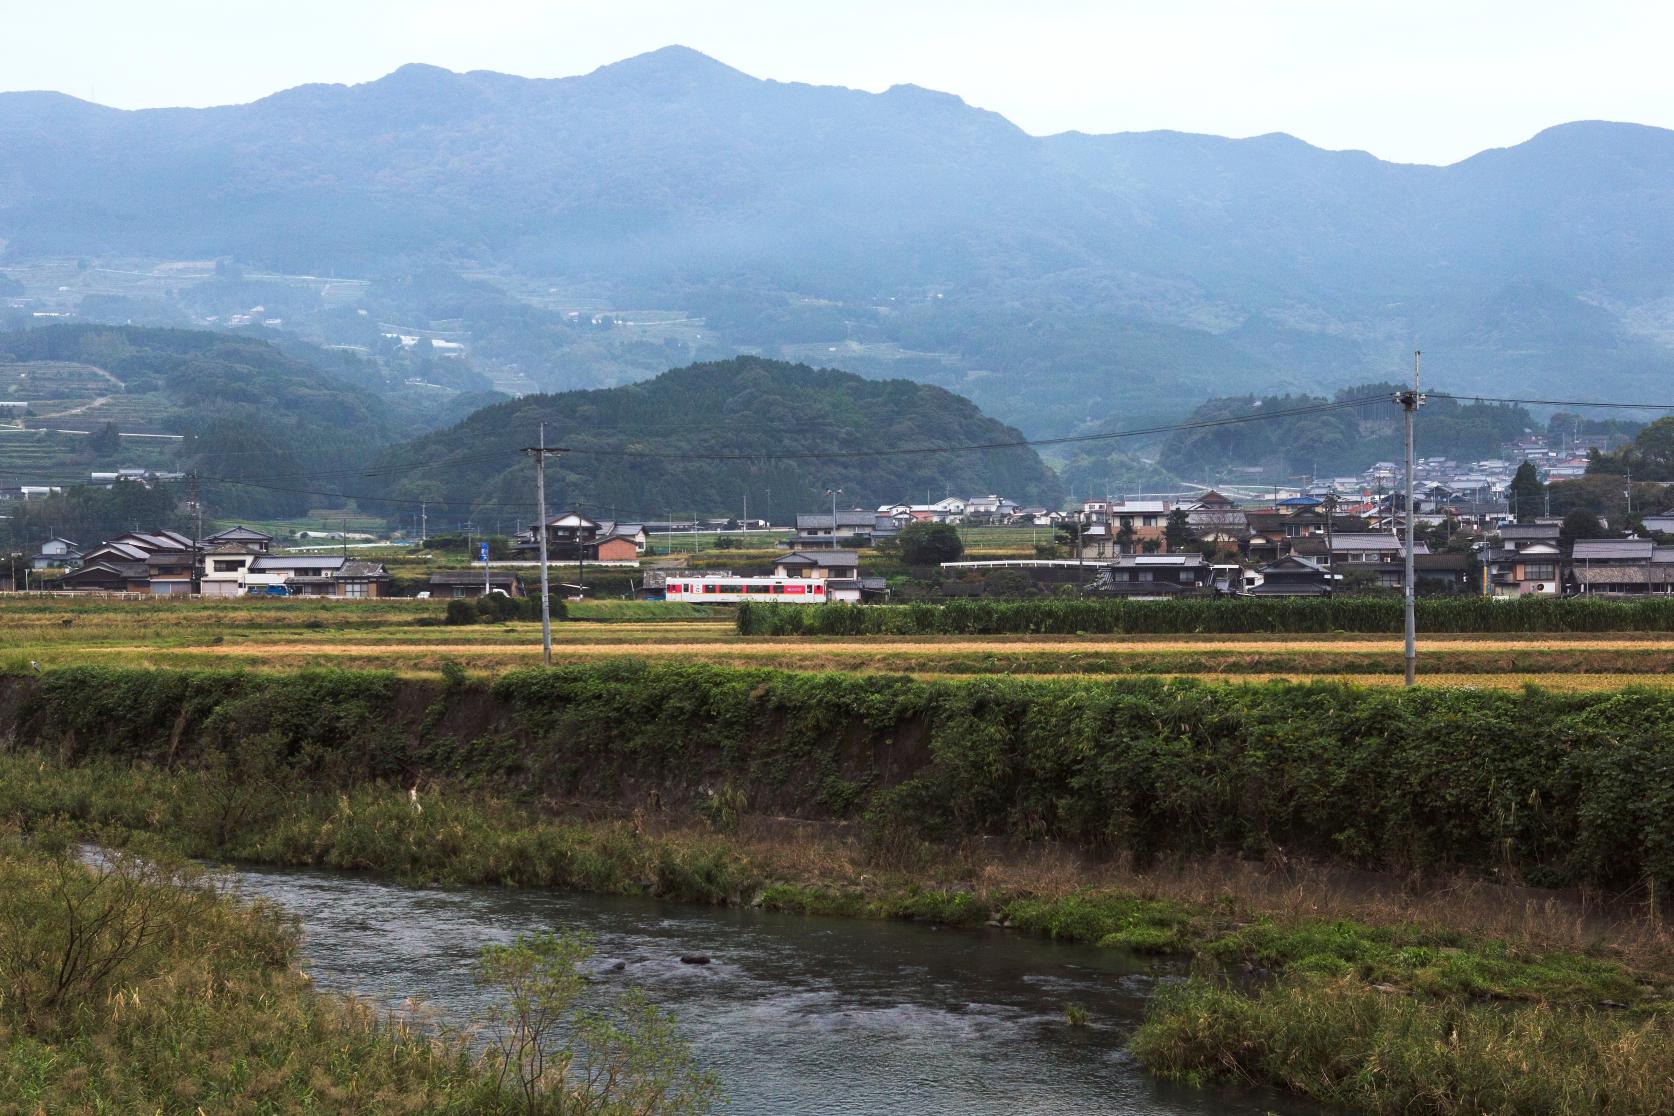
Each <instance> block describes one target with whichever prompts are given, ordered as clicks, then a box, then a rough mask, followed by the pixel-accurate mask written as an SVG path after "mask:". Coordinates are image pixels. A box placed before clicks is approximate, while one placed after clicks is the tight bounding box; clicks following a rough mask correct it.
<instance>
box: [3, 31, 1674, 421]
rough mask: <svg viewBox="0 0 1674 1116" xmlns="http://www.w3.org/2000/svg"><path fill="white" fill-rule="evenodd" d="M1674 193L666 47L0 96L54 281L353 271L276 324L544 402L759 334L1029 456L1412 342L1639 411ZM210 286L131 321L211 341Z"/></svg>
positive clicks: (23, 227)
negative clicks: (73, 264) (968, 414)
mask: <svg viewBox="0 0 1674 1116" xmlns="http://www.w3.org/2000/svg"><path fill="white" fill-rule="evenodd" d="M1671 203H1674V133H1671V132H1668V131H1664V130H1660V129H1656V128H1649V127H1641V126H1637V125H1631V124H1613V123H1602V122H1582V123H1572V124H1565V125H1562V126H1558V127H1554V128H1551V129H1549V130H1547V131H1545V132H1542V133H1540V134H1539V135H1537V136H1535V137H1534V138H1532V139H1531V140H1529V141H1528V142H1526V143H1523V144H1520V145H1518V146H1516V147H1511V148H1507V149H1502V150H1493V151H1486V152H1483V153H1481V154H1479V155H1477V156H1474V157H1472V158H1470V159H1467V160H1464V161H1463V162H1460V163H1456V164H1454V165H1451V166H1445V167H1435V166H1418V165H1401V164H1392V163H1387V162H1382V161H1380V160H1378V159H1376V158H1374V157H1372V156H1370V155H1368V154H1365V153H1363V152H1353V151H1343V152H1338V151H1324V150H1320V149H1318V148H1314V147H1311V146H1309V145H1307V144H1305V143H1303V142H1301V141H1299V140H1297V139H1294V138H1292V137H1290V136H1286V135H1267V136H1259V137H1255V138H1250V139H1225V138H1220V137H1215V136H1204V135H1190V134H1184V133H1178V132H1148V133H1124V134H1114V135H1085V134H1079V133H1067V134H1061V135H1053V136H1033V135H1029V134H1027V133H1025V132H1023V131H1022V130H1021V129H1019V128H1017V127H1016V126H1014V125H1013V124H1011V123H1010V122H1008V121H1007V120H1005V119H1004V118H1003V117H1001V116H999V115H997V114H995V113H992V112H987V111H983V110H980V109H977V108H973V107H971V106H969V105H967V104H965V103H964V102H963V101H961V100H960V99H959V98H958V97H956V96H952V95H949V94H946V93H938V92H933V91H930V90H926V89H922V88H919V87H916V86H910V85H904V86H897V87H894V88H891V89H889V90H887V91H885V92H883V93H877V94H873V93H865V92H858V91H854V90H849V89H842V88H833V87H821V86H812V85H804V84H799V83H781V82H776V81H764V80H758V79H756V78H753V77H750V76H748V75H746V74H743V73H740V72H739V71H737V70H734V69H731V68H730V67H727V66H725V65H723V64H722V63H720V62H717V61H715V60H713V59H711V58H708V57H706V56H704V55H701V54H698V53H696V52H694V51H691V50H687V49H684V48H680V47H670V48H666V49H663V50H660V51H656V52H653V53H651V54H647V55H642V56H640V57H637V58H632V59H628V60H626V61H623V62H620V63H616V64H613V65H610V66H605V67H603V68H601V69H599V70H597V71H595V72H593V73H591V74H587V75H584V76H580V77H573V78H562V79H552V80H536V79H527V78H520V77H513V76H508V75H505V74H497V73H488V72H471V73H452V72H449V71H447V70H443V69H438V68H435V67H430V66H418V65H413V66H405V67H402V68H401V69H399V70H397V71H395V72H394V73H392V74H390V75H388V76H387V77H384V78H382V79H379V80H377V81H373V82H369V83H366V84H362V85H355V86H342V85H307V86H302V87H299V88H295V89H291V90H287V91H285V92H282V93H277V94H275V95H273V96H271V97H267V98H264V99H262V100H260V101H257V102H254V103H252V104H247V105H235V106H226V107H219V108H211V109H149V110H142V111H120V110H115V109H110V108H104V107H101V106H98V105H93V104H89V103H86V102H83V101H78V100H75V99H73V98H70V97H67V96H64V95H61V94H56V93H12V94H3V95H0V241H3V242H4V244H3V248H0V253H3V256H0V259H3V262H4V263H5V265H6V266H7V267H11V268H17V269H19V270H17V271H13V272H10V274H12V275H22V276H23V282H24V284H25V289H24V291H23V294H24V295H25V296H27V297H28V298H35V297H39V298H40V299H43V300H45V301H46V302H50V300H51V297H52V292H51V291H50V290H48V289H47V288H46V287H44V286H40V287H28V283H29V273H28V267H29V265H30V264H31V262H32V261H42V260H48V259H53V258H62V257H81V258H88V257H92V258H98V259H117V258H121V259H131V260H149V261H163V260H182V259H206V258H207V259H221V260H224V261H230V262H231V263H233V264H236V265H240V266H242V267H244V268H246V269H249V270H251V271H255V270H258V269H266V270H270V271H279V272H284V273H290V274H301V275H307V276H332V275H336V276H346V277H353V278H358V279H364V280H367V283H366V284H365V285H364V286H363V287H362V288H360V290H361V293H360V294H359V295H358V296H357V297H358V299H359V301H358V303H355V304H352V305H345V304H343V303H342V302H340V301H331V300H328V299H325V298H324V296H314V295H310V296H309V298H313V300H314V301H313V302H310V301H309V299H308V298H304V299H302V300H300V302H299V303H298V302H297V300H296V299H295V297H294V295H293V303H295V305H294V306H293V309H292V311H291V312H289V313H287V314H286V315H285V320H286V327H285V328H287V329H294V330H295V331H296V332H297V333H298V334H300V335H301V336H303V337H305V338H307V339H308V340H311V341H316V342H324V343H330V344H358V345H362V346H363V347H372V346H373V345H374V343H375V341H376V338H377V337H378V336H379V334H378V333H377V329H378V323H380V322H382V321H386V320H395V321H398V322H410V321H416V320H419V319H424V322H423V323H422V324H430V323H435V322H438V321H440V322H444V323H446V325H447V328H449V329H450V330H453V331H454V333H451V334H450V336H453V335H457V336H459V337H462V338H464V339H465V340H464V342H463V343H464V344H466V345H467V346H468V347H469V356H470V359H471V360H472V361H474V362H475V363H476V364H477V365H478V366H479V367H481V369H482V370H483V372H485V373H486V374H488V375H489V376H491V377H500V379H501V381H502V382H503V381H505V380H506V378H508V377H518V378H521V380H520V382H526V384H527V386H529V387H534V388H541V389H546V390H558V389H568V388H576V387H597V386H609V385H613V384H620V383H624V382H627V381H629V380H633V379H638V378H645V377H649V376H650V375H653V374H655V373H657V372H659V371H661V370H662V369H666V368H668V367H672V366H676V365H680V364H685V363H688V362H690V361H692V360H699V359H702V360H713V359H717V358H721V357H725V356H730V355H733V354H735V353H738V352H741V351H742V352H756V353H760V354H763V355H766V356H770V357H789V358H795V359H799V360H806V361H809V362H812V363H818V364H820V365H829V366H833V367H838V368H844V369H849V370H852V371H855V372H859V373H861V374H863V375H867V376H871V377H884V376H903V377H907V378H911V379H914V380H918V381H921V382H926V383H931V384H936V385H939V386H942V387H946V388H950V389H952V390H955V391H958V392H959V393H961V394H963V395H966V396H969V397H970V398H971V399H973V400H974V401H975V402H977V403H978V404H979V405H980V406H981V407H982V408H983V409H984V410H985V411H987V412H988V413H990V414H993V415H995V416H996V417H997V418H999V419H1001V420H1003V421H1005V422H1009V423H1013V424H1015V425H1017V426H1019V427H1021V428H1022V429H1023V430H1024V431H1026V432H1027V433H1029V434H1031V435H1041V434H1060V433H1065V432H1069V431H1076V430H1086V429H1096V428H1101V427H1102V428H1115V427H1120V426H1124V425H1128V424H1140V423H1143V422H1146V421H1153V420H1156V419H1158V418H1166V417H1177V416H1179V415H1182V414H1184V413H1185V412H1186V411H1188V410H1189V409H1190V408H1191V407H1192V406H1193V405H1195V404H1196V403H1198V402H1200V401H1202V400H1203V399H1205V398H1206V397H1208V396H1211V395H1230V394H1240V393H1252V392H1253V393H1266V392H1286V391H1295V390H1308V391H1314V392H1319V391H1329V390H1331V389H1335V388H1339V387H1343V386H1346V385H1350V384H1355V383H1362V382H1367V381H1371V380H1382V379H1387V378H1389V377H1390V376H1391V375H1392V374H1398V373H1399V371H1400V369H1401V368H1402V366H1403V365H1404V364H1405V363H1406V362H1407V361H1408V360H1409V359H1410V355H1409V354H1410V352H1411V351H1412V350H1413V349H1415V348H1422V349H1424V350H1425V352H1426V358H1425V359H1426V366H1427V368H1429V369H1431V370H1432V371H1433V373H1434V374H1435V375H1437V376H1439V377H1440V378H1442V379H1444V380H1445V382H1446V383H1447V384H1448V385H1449V386H1450V387H1451V388H1452V389H1453V390H1456V391H1482V392H1484V393H1487V394H1494V395H1518V396H1525V395H1532V396H1538V397H1545V396H1552V395H1557V396H1559V397H1573V396H1575V395H1576V394H1578V393H1579V394H1585V395H1589V396H1596V397H1601V398H1603V397H1612V396H1614V397H1616V398H1633V397H1639V396H1643V395H1645V394H1646V393H1648V392H1650V393H1653V394H1654V393H1655V391H1656V390H1657V389H1658V388H1659V387H1660V385H1662V384H1665V383H1666V382H1667V377H1668V376H1669V374H1670V373H1671V372H1674V274H1671V273H1670V272H1669V270H1668V269H1667V266H1666V261H1667V260H1668V259H1669V258H1670V256H1671V255H1674V204H1671ZM213 289H214V288H213V284H208V285H206V291H213ZM14 293H15V292H14ZM276 293H277V292H276ZM260 296H261V288H260V287H259V285H258V286H256V287H254V288H252V285H251V283H250V282H248V281H245V282H243V283H242V284H240V285H238V289H237V291H236V292H228V293H226V294H225V297H224V300H223V301H224V302H225V303H226V306H227V307H228V308H233V307H235V306H236V305H237V304H238V303H241V302H242V303H248V302H249V300H250V299H251V298H253V297H260ZM207 298H208V295H205V296H204V297H203V298H199V299H197V300H196V301H195V302H191V303H190V304H188V303H189V300H187V299H186V298H185V296H183V295H182V294H181V292H180V291H178V290H167V289H165V290H161V291H150V292H148V293H146V294H145V295H144V296H143V297H136V298H135V299H133V300H130V301H129V302H128V303H126V304H125V305H123V306H120V307H117V308H116V309H115V310H107V313H110V314H120V315H124V316H125V317H124V320H128V319H132V320H135V321H140V320H155V321H159V322H162V321H170V322H172V323H173V324H204V322H205V320H206V319H207V318H208V317H211V316H213V317H215V318H217V319H219V318H221V317H223V316H224V315H223V314H221V313H219V312H218V313H216V314H214V315H209V314H208V313H207V311H206V310H205V304H206V299H207ZM14 301H17V300H14ZM19 305H23V306H27V301H19ZM645 307H649V308H653V311H647V312H639V311H636V310H634V309H632V308H645ZM171 315H173V316H172V317H171ZM384 332H385V333H388V332H389V331H388V330H385V331H384ZM1578 385H1585V386H1584V388H1583V387H1581V386H1578Z"/></svg>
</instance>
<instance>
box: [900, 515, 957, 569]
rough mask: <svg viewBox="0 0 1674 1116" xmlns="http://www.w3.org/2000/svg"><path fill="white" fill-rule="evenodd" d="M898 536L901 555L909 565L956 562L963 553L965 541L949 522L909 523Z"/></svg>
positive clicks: (933, 564)
mask: <svg viewBox="0 0 1674 1116" xmlns="http://www.w3.org/2000/svg"><path fill="white" fill-rule="evenodd" d="M899 538H900V543H901V557H902V559H903V560H905V561H906V563H907V565H909V566H935V565H940V564H941V563H943V562H957V561H958V560H959V556H960V555H961V554H963V553H965V541H964V540H963V539H961V538H960V537H959V530H958V528H956V527H954V526H953V524H951V523H909V524H907V526H906V527H904V528H902V530H901V534H900V536H899Z"/></svg>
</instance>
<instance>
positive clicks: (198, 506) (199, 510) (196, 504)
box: [192, 469, 203, 549]
mask: <svg viewBox="0 0 1674 1116" xmlns="http://www.w3.org/2000/svg"><path fill="white" fill-rule="evenodd" d="M192 511H193V512H194V513H195V514H196V515H197V519H198V535H197V542H198V547H199V549H202V547H203V500H202V499H201V498H200V497H199V496H198V471H197V470H196V469H193V470H192Z"/></svg>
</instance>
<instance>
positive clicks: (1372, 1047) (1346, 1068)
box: [1134, 975, 1674, 1116]
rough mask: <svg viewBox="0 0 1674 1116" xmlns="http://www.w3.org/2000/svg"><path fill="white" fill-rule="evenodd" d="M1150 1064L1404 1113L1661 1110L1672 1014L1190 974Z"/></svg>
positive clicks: (1670, 1076)
mask: <svg viewBox="0 0 1674 1116" xmlns="http://www.w3.org/2000/svg"><path fill="white" fill-rule="evenodd" d="M1134 1052H1135V1054H1136V1055H1137V1056H1138V1057H1139V1060H1140V1061H1141V1062H1142V1063H1143V1064H1144V1065H1145V1066H1146V1067H1147V1068H1149V1069H1151V1070H1152V1071H1153V1072H1157V1073H1161V1074H1163V1075H1165V1076H1170V1077H1177V1078H1185V1079H1187V1080H1202V1079H1207V1078H1233V1079H1237V1080H1242V1081H1246V1082H1251V1083H1259V1084H1263V1085H1274V1086H1278V1087H1281V1088H1285V1089H1289V1090H1291V1091H1292V1092H1296V1093H1300V1094H1302V1095H1304V1096H1307V1097H1312V1098H1313V1099H1315V1100H1318V1101H1322V1102H1325V1103H1329V1104H1340V1105H1345V1106H1348V1107H1351V1108H1354V1109H1356V1110H1359V1111H1362V1112H1375V1113H1401V1114H1404V1116H1411V1114H1424V1116H1454V1114H1458V1113H1467V1112H1468V1113H1473V1114H1478V1113H1480V1114H1483V1116H1580V1114H1597V1116H1641V1114H1643V1113H1649V1112H1662V1111H1666V1110H1667V1105H1668V1087H1669V1082H1670V1081H1674V1023H1671V1022H1670V1018H1669V1016H1668V1014H1667V1013H1666V1012H1663V1013H1660V1014H1654V1015H1640V1014H1637V1013H1624V1012H1620V1011H1613V1010H1599V1009H1596V1008H1593V1007H1590V1006H1579V1005H1575V1004H1572V1003H1562V1002H1558V1003H1539V1004H1532V1005H1523V1006H1520V1007H1518V1008H1516V1009H1514V1010H1507V1009H1506V1008H1504V1007H1503V1006H1499V1005H1494V1004H1484V1003H1480V1002H1473V1001H1468V1000H1464V999H1460V998H1457V997H1448V998H1440V999H1437V998H1427V997H1420V996H1412V995H1409V994H1407V993H1406V992H1405V991H1404V990H1401V989H1396V988H1390V987H1386V986H1375V985H1373V984H1370V983H1368V982H1366V981H1364V980H1361V979H1358V978H1355V977H1339V978H1327V977H1320V976H1311V975H1299V976H1294V977H1285V978H1281V979H1280V980H1279V981H1277V982H1276V983H1274V984H1273V985H1272V986H1270V987H1267V988H1264V989H1258V990H1255V991H1253V992H1250V991H1243V990H1239V989H1238V988H1236V987H1234V986H1232V985H1230V984H1228V983H1227V982H1226V981H1224V980H1222V979H1219V978H1214V977H1196V978H1193V979H1192V980H1191V981H1190V982H1188V983H1187V984H1186V985H1184V986H1182V987H1180V988H1177V989H1175V990H1172V991H1164V992H1162V993H1160V994H1159V998H1158V1000H1157V1002H1156V1003H1155V1004H1154V1005H1153V1007H1152V1010H1151V1012H1150V1015H1149V1017H1148V1018H1147V1020H1146V1022H1145V1024H1144V1025H1143V1026H1142V1027H1141V1028H1140V1030H1139V1031H1138V1033H1137V1034H1136V1035H1135V1036H1134Z"/></svg>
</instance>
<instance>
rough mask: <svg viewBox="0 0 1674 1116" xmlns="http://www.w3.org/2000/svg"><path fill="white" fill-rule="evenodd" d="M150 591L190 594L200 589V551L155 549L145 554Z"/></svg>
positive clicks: (158, 593) (165, 593)
mask: <svg viewBox="0 0 1674 1116" xmlns="http://www.w3.org/2000/svg"><path fill="white" fill-rule="evenodd" d="M145 568H146V570H147V571H149V577H150V583H151V584H150V591H151V593H152V594H153V595H154V596H163V597H167V596H189V595H191V594H192V593H195V592H197V589H198V552H197V548H196V547H192V548H190V549H172V548H171V549H169V550H154V551H152V552H151V553H150V554H147V555H146V556H145Z"/></svg>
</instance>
